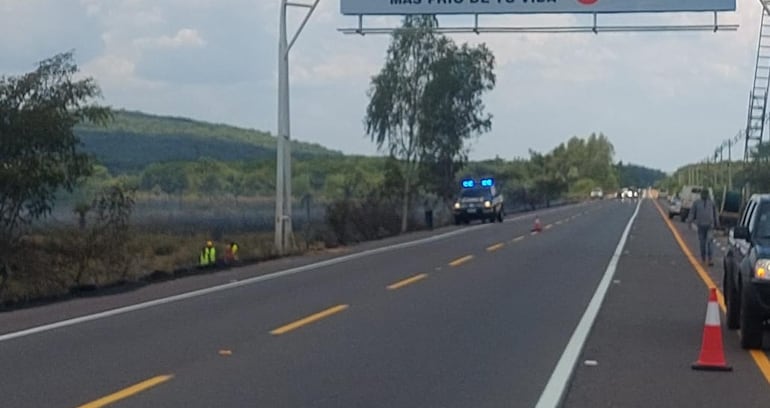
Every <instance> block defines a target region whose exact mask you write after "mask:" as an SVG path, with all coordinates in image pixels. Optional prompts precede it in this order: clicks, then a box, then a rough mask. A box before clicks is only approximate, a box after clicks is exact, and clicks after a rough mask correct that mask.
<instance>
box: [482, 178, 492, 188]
mask: <svg viewBox="0 0 770 408" xmlns="http://www.w3.org/2000/svg"><path fill="white" fill-rule="evenodd" d="M493 185H495V179H493V178H483V179H481V186H482V187H492V186H493Z"/></svg>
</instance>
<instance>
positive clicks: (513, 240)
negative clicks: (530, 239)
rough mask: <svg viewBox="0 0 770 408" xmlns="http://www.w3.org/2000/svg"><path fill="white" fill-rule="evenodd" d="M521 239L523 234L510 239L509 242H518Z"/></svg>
mask: <svg viewBox="0 0 770 408" xmlns="http://www.w3.org/2000/svg"><path fill="white" fill-rule="evenodd" d="M523 240H524V235H522V236H519V237H516V238H514V239H512V240H511V242H519V241H523Z"/></svg>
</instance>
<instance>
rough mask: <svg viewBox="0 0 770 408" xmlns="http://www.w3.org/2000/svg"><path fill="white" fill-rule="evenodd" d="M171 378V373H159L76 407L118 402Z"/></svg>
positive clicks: (96, 406) (87, 407)
mask: <svg viewBox="0 0 770 408" xmlns="http://www.w3.org/2000/svg"><path fill="white" fill-rule="evenodd" d="M171 378H173V376H172V375H159V376H157V377H152V378H150V379H149V380H144V381H142V382H140V383H137V384H134V385H132V386H130V387H128V388H124V389H122V390H120V391H118V392H115V393H113V394H110V395H108V396H106V397H102V398H99V399H98V400H96V401H92V402H89V403H87V404H84V405H81V406H79V407H78V408H101V407H105V406H107V405H110V404H112V403H115V402H118V401H120V400H124V399H126V398H128V397H131V396H133V395H136V394H139V393H140V392H142V391H146V390H148V389H150V388H152V387H155V386H157V385H160V384H163V383H164V382H166V381H168V380H170V379H171Z"/></svg>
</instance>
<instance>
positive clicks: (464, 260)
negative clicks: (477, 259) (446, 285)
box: [449, 255, 473, 266]
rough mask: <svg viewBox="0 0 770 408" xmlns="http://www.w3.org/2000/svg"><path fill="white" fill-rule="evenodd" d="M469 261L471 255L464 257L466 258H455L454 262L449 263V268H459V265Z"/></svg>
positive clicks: (471, 257)
mask: <svg viewBox="0 0 770 408" xmlns="http://www.w3.org/2000/svg"><path fill="white" fill-rule="evenodd" d="M471 259H473V255H466V256H464V257H462V258H457V259H455V260H454V261H452V262H450V263H449V266H460V265H462V264H464V263H466V262H468V261H470V260H471Z"/></svg>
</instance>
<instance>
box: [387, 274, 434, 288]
mask: <svg viewBox="0 0 770 408" xmlns="http://www.w3.org/2000/svg"><path fill="white" fill-rule="evenodd" d="M427 277H428V274H427V273H421V274H419V275H415V276H412V277H411V278H406V279H404V280H400V281H398V282H396V283H394V284H392V285H389V286H388V287H387V288H388V290H396V289H400V288H403V287H404V286H406V285H409V284H412V283H415V282H417V281H420V280H423V279H425V278H427Z"/></svg>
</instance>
